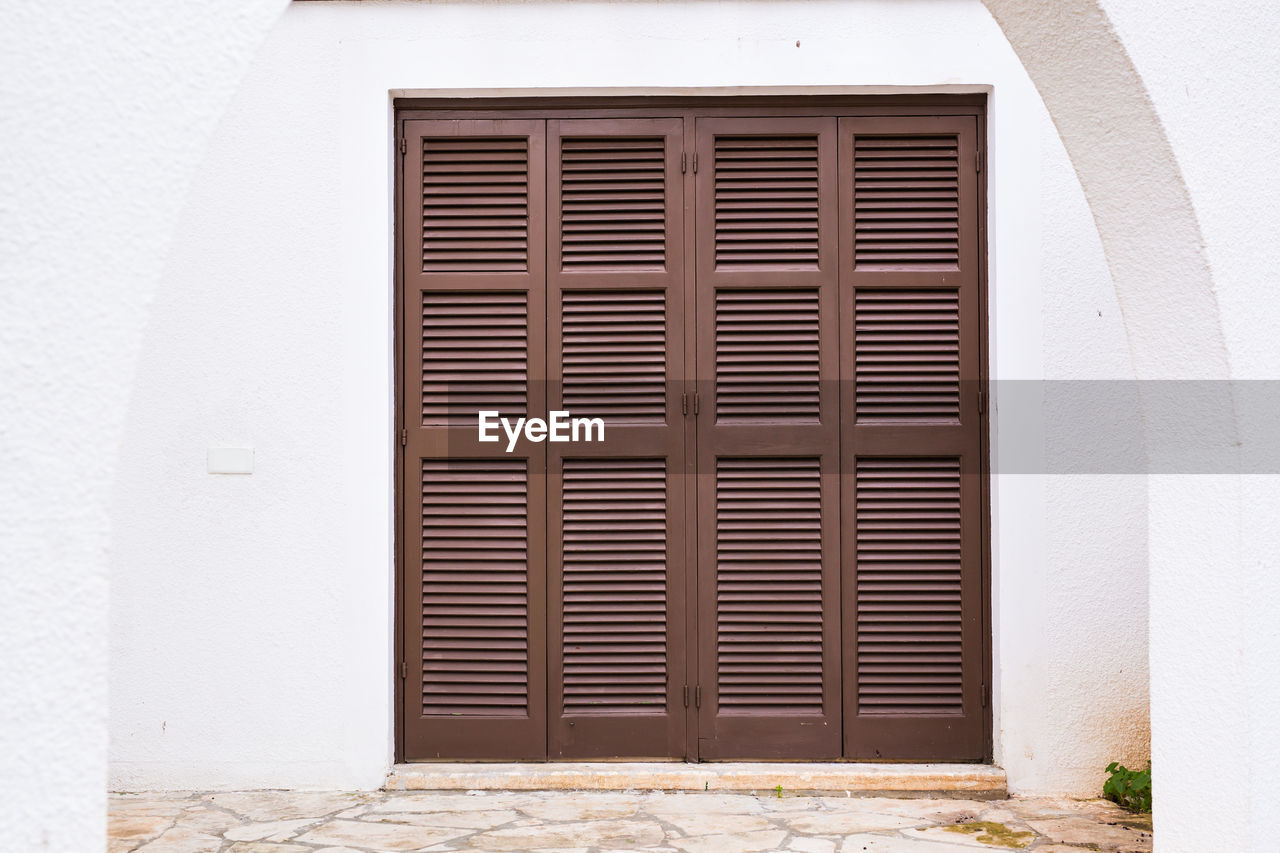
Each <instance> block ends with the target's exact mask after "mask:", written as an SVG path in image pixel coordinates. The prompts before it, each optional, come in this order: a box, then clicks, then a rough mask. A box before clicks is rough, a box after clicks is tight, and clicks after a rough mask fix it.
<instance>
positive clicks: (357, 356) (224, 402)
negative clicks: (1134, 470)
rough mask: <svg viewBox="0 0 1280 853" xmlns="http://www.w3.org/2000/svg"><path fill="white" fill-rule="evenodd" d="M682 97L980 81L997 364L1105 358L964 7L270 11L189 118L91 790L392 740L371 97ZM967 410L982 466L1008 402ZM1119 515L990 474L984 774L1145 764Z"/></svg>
mask: <svg viewBox="0 0 1280 853" xmlns="http://www.w3.org/2000/svg"><path fill="white" fill-rule="evenodd" d="M796 41H799V42H800V44H801V46H800V47H799V48H797V47H796V45H795V43H796ZM700 87H707V88H714V89H717V90H719V91H745V90H747V89H748V88H750V89H751V90H755V91H758V90H759V87H775V88H776V87H786V88H788V89H789V90H791V91H835V90H841V91H863V90H867V91H892V90H895V89H897V90H901V89H902V88H905V87H915V88H927V89H929V90H933V91H976V90H981V91H990V92H991V93H992V109H991V119H990V124H989V133H990V152H991V153H990V170H989V174H990V180H991V185H990V192H991V196H990V199H991V206H992V210H993V213H992V216H991V235H992V271H991V293H992V300H991V306H990V307H991V328H992V366H993V375H994V376H995V377H996V378H997V379H1001V378H1022V379H1035V378H1040V377H1050V378H1057V377H1076V378H1078V377H1128V376H1132V369H1131V368H1130V366H1129V363H1128V356H1127V349H1126V343H1125V336H1124V328H1123V325H1122V324H1121V322H1120V316H1119V311H1118V308H1117V306H1116V301H1115V295H1114V292H1113V290H1112V288H1111V285H1110V279H1109V276H1108V273H1107V268H1106V264H1105V261H1104V259H1103V257H1102V253H1101V249H1100V246H1099V242H1098V236H1097V234H1096V232H1095V230H1094V226H1093V221H1092V219H1091V217H1090V214H1089V211H1088V207H1087V205H1086V204H1085V200H1084V196H1083V194H1082V193H1081V190H1080V186H1079V184H1078V182H1076V180H1075V178H1074V173H1073V171H1072V169H1071V165H1070V163H1069V161H1068V160H1067V157H1066V154H1065V152H1064V150H1063V148H1062V145H1061V143H1060V142H1059V141H1058V139H1057V136H1056V133H1055V131H1054V128H1053V125H1052V123H1051V122H1050V121H1049V118H1048V115H1047V113H1046V112H1045V110H1044V107H1043V105H1042V104H1041V103H1040V100H1039V97H1038V96H1037V94H1036V92H1035V90H1034V88H1033V87H1032V85H1031V83H1030V81H1029V80H1028V78H1027V76H1026V74H1025V73H1024V72H1023V70H1022V67H1021V65H1020V63H1019V62H1018V61H1017V58H1016V57H1015V56H1014V54H1013V52H1012V51H1011V50H1010V48H1009V46H1008V44H1007V43H1006V42H1005V40H1004V38H1003V36H1002V35H1001V33H1000V31H999V28H998V27H997V26H996V24H995V22H994V21H993V20H992V19H991V17H990V16H989V14H988V13H987V12H986V10H985V8H984V7H983V6H982V5H981V4H980V3H978V2H976V0H975V2H954V3H945V4H943V3H937V2H908V3H903V2H825V3H813V4H805V5H804V6H797V5H796V4H762V3H743V4H705V3H688V4H661V5H660V6H659V5H656V4H649V3H631V4H600V5H592V4H573V5H572V6H565V5H556V4H519V5H505V6H502V5H492V4H433V5H431V6H425V5H422V4H410V3H393V4H382V3H377V4H375V3H362V4H358V5H356V4H336V3H324V4H294V5H292V6H290V7H289V8H288V9H287V10H286V13H285V14H284V16H283V17H282V18H281V19H280V21H279V22H278V23H277V25H276V26H275V27H274V29H273V30H272V32H271V34H270V35H269V37H268V38H267V40H266V43H265V44H264V45H263V47H262V48H261V50H260V51H259V52H258V54H257V56H256V57H255V59H254V62H253V65H252V67H251V69H250V70H249V73H248V74H247V75H246V77H245V79H244V80H243V81H242V83H241V85H240V87H239V89H238V91H237V93H236V95H235V97H234V99H233V101H232V103H231V104H230V106H229V108H228V110H227V112H226V115H225V117H224V118H223V120H222V123H221V124H220V126H219V127H218V129H217V131H216V132H215V133H214V134H213V136H212V139H211V142H210V146H209V150H208V153H207V155H206V157H205V159H204V161H203V162H202V164H201V166H200V168H199V170H198V172H197V175H196V177H195V179H194V183H193V185H192V189H191V192H190V194H189V196H188V198H187V204H186V207H185V209H184V210H183V212H182V215H181V217H180V219H179V220H178V224H177V228H176V231H175V236H174V239H173V244H172V250H171V252H170V255H169V257H168V259H167V263H166V266H165V271H164V274H163V276H162V281H161V285H160V288H159V290H158V291H157V295H156V299H155V302H154V305H153V308H152V311H151V315H150V324H149V326H148V328H147V330H146V335H145V341H144V347H143V352H142V357H141V362H140V366H139V370H138V379H137V385H136V390H135V396H134V399H133V401H132V405H131V408H130V414H129V420H128V426H127V435H126V440H125V444H124V448H123V452H122V459H121V462H122V464H121V475H120V477H119V480H118V489H117V492H116V493H115V496H114V505H113V524H114V526H115V530H116V542H117V549H116V553H115V555H114V557H113V577H112V617H113V618H112V624H113V629H112V656H111V660H112V663H111V681H112V685H113V700H112V710H111V718H112V723H111V725H112V752H111V761H112V782H111V784H112V786H113V787H114V788H122V789H137V788H156V787H160V788H166V787H169V788H172V787H178V788H190V787H200V788H207V787H279V786H290V787H293V786H297V787H333V786H340V787H369V786H374V785H377V784H379V783H380V781H381V778H382V774H383V772H384V771H385V769H386V766H387V763H388V761H389V759H390V755H391V720H392V707H391V701H390V700H391V688H392V682H391V666H390V660H391V651H392V650H391V636H392V624H391V614H392V593H391V586H390V581H391V577H392V575H391V572H392V563H391V559H392V556H391V553H392V552H391V547H390V546H391V538H390V537H391V533H392V495H391V483H392V467H391V465H392V460H393V456H392V446H391V441H390V436H391V423H392V408H391V381H392V380H391V372H390V370H391V364H392V342H391V327H392V318H391V293H392V291H391V285H390V282H391V254H390V238H391V219H390V211H391V195H390V191H391V165H392V161H391V159H390V153H389V152H390V150H391V145H390V138H391V136H390V135H391V106H390V94H389V93H391V92H393V91H394V92H405V91H428V90H441V89H457V90H469V91H475V90H481V89H484V90H490V91H492V90H520V91H526V92H527V91H533V90H537V89H558V90H560V91H584V90H599V91H604V90H613V91H649V92H653V91H673V90H677V89H680V90H684V89H692V88H700ZM1100 315H1101V316H1100ZM995 403H996V409H997V413H996V425H995V432H996V435H995V440H996V449H997V454H999V452H1000V447H1001V439H1000V431H1001V429H1004V430H1006V431H1013V430H1018V431H1022V430H1025V423H1024V421H1025V419H1026V416H1025V414H1024V413H1008V412H1006V409H1005V408H1004V407H1002V406H1001V399H1000V389H999V388H997V389H996V400H995ZM1010 408H1012V407H1010ZM1031 420H1032V421H1034V420H1035V418H1034V417H1033V418H1032V419H1031ZM218 444H228V445H252V446H254V447H255V449H256V462H255V466H256V470H255V473H254V474H253V475H252V476H250V477H217V476H210V475H208V474H206V473H205V472H204V451H205V448H206V447H207V446H209V445H218ZM1022 444H1025V441H1024V442H1022ZM1019 470H1025V467H1021V468H1019ZM1099 494H1105V495H1106V496H1107V498H1108V501H1107V502H1106V504H1105V505H1100V504H1099V503H1098V502H1097V501H1096V500H1084V499H1082V498H1084V497H1086V496H1093V497H1095V498H1096V496H1098V495H1099ZM1144 502H1145V492H1144V491H1143V490H1142V489H1141V488H1140V487H1139V488H1134V487H1133V485H1132V484H1131V483H1127V482H1123V481H1121V482H1112V481H1105V482H1101V481H1097V478H1088V479H1086V478H1083V477H1078V476H1070V477H1058V478H1049V477H1045V476H1039V475H1036V474H1017V475H1009V476H1000V477H999V478H998V481H997V483H996V484H995V489H994V513H993V517H994V528H995V529H994V540H995V560H994V569H993V571H994V576H995V600H994V602H993V605H994V608H995V610H994V619H995V622H996V629H995V636H996V648H995V665H996V679H995V699H996V702H997V706H996V708H997V713H996V731H997V756H996V757H997V761H999V762H1000V763H1002V764H1003V765H1004V766H1005V767H1006V768H1007V769H1008V771H1009V775H1010V784H1011V787H1012V788H1013V789H1014V790H1019V791H1055V792H1073V793H1082V794H1087V793H1093V792H1094V791H1096V790H1097V788H1098V785H1099V784H1100V779H1101V768H1102V767H1103V766H1104V765H1105V764H1106V763H1107V761H1109V760H1111V759H1112V758H1123V759H1125V760H1131V761H1140V760H1145V758H1146V753H1147V729H1146V680H1147V678H1146V669H1145V655H1146V651H1145V639H1146V638H1145V610H1146V595H1145V588H1146V574H1145V572H1146V567H1145V563H1144V554H1145V538H1146V528H1145V517H1144V515H1143V506H1144ZM1103 507H1105V508H1103ZM1099 513H1104V514H1105V516H1106V524H1105V525H1104V526H1100V525H1099V524H1098V521H1099V519H1098V515H1099ZM1116 626H1121V627H1120V628H1119V629H1117V627H1116ZM1100 709H1106V712H1105V713H1100Z"/></svg>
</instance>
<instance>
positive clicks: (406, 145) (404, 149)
mask: <svg viewBox="0 0 1280 853" xmlns="http://www.w3.org/2000/svg"><path fill="white" fill-rule="evenodd" d="M408 151H409V143H408V141H406V140H405V138H404V137H403V136H402V137H400V153H401V154H406V153H408Z"/></svg>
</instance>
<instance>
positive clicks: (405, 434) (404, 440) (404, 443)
mask: <svg viewBox="0 0 1280 853" xmlns="http://www.w3.org/2000/svg"><path fill="white" fill-rule="evenodd" d="M408 445H409V431H408V430H407V429H405V428H403V427H401V428H400V446H401V447H408Z"/></svg>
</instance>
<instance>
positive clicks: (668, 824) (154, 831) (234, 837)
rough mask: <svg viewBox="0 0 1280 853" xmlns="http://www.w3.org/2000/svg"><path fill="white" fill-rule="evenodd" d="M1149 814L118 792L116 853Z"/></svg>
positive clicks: (901, 840)
mask: <svg viewBox="0 0 1280 853" xmlns="http://www.w3.org/2000/svg"><path fill="white" fill-rule="evenodd" d="M1150 827H1151V824H1150V820H1149V819H1144V818H1140V817H1136V816H1133V815H1129V814H1126V813H1125V812H1123V811H1121V810H1120V809H1118V808H1116V807H1115V806H1113V805H1111V804H1110V803H1107V802H1102V801H1098V800H1068V799H1046V798H1014V799H1010V800H1001V801H995V802H976V801H970V800H895V799H880V798H845V797H798V796H797V797H790V796H783V797H781V798H779V797H776V796H768V797H763V796H760V797H757V796H751V795H747V794H715V793H708V794H699V793H636V794H631V793H572V792H563V791H558V792H534V793H531V792H521V793H502V792H489V793H483V792H479V791H477V792H473V793H426V792H417V793H403V792H359V793H329V792H290V791H259V792H253V793H218V794H199V793H194V794H122V795H117V796H113V797H112V799H111V814H110V830H109V837H110V842H109V848H108V850H109V853H126V851H135V850H136V851H139V853H355V851H437V850H439V851H445V850H457V851H535V850H536V851H539V852H540V853H569V851H574V853H617V852H618V851H631V850H647V851H669V853H748V852H749V851H761V853H764V851H788V853H864V851H865V853H973V851H974V850H982V849H987V850H992V849H994V850H1007V849H1010V848H1012V849H1027V850H1034V851H1037V853H1079V851H1081V850H1101V851H1117V853H1133V851H1148V850H1151V829H1150Z"/></svg>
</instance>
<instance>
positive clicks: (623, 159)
mask: <svg viewBox="0 0 1280 853" xmlns="http://www.w3.org/2000/svg"><path fill="white" fill-rule="evenodd" d="M682 136H683V122H682V121H681V120H680V119H612V120H589V121H588V120H584V121H556V120H552V121H550V122H548V136H547V145H548V154H549V156H548V186H549V195H550V205H549V211H548V231H549V234H548V237H549V252H548V318H547V328H548V332H547V339H548V341H549V351H548V376H549V379H550V386H549V391H548V395H549V400H550V403H551V408H552V409H560V410H564V411H568V412H571V413H572V415H573V417H575V418H576V417H588V418H601V419H603V421H604V423H605V432H604V436H605V441H604V442H603V443H590V444H589V443H584V442H577V443H573V444H551V445H549V446H548V457H547V465H548V476H549V486H550V488H549V490H548V506H547V514H548V537H549V545H550V548H549V576H548V632H547V660H548V694H549V695H548V714H549V726H548V728H549V739H550V741H549V754H550V756H551V757H552V758H608V757H630V758H646V757H649V758H658V757H679V756H683V755H684V748H685V725H684V707H683V702H682V689H683V684H684V682H685V659H684V654H685V640H684V635H685V624H684V621H685V617H684V599H685V592H684V583H685V571H684V565H685V545H684V542H685V539H684V537H685V530H686V523H687V516H688V513H687V512H686V510H685V496H684V488H685V482H686V479H687V478H686V477H684V476H683V466H684V431H685V425H684V418H683V415H682V413H681V406H680V391H681V388H680V380H681V378H682V376H683V371H684V358H683V335H684V319H683V318H684V305H683V298H684V284H683V282H684V275H685V272H684V252H683V241H684V236H683V208H684V198H683V195H684V194H683V192H682V182H681V174H680V158H681V153H682V147H683V141H682Z"/></svg>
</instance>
